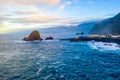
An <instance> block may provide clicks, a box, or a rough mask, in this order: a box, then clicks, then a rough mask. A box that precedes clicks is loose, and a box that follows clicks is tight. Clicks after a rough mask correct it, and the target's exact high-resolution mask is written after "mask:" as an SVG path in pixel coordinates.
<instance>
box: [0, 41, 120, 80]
mask: <svg viewBox="0 0 120 80" xmlns="http://www.w3.org/2000/svg"><path fill="white" fill-rule="evenodd" d="M111 44H112V45H111ZM0 80H120V48H119V46H118V45H117V44H115V43H110V45H109V43H107V45H104V43H102V42H94V43H93V42H69V41H57V40H54V41H33V42H25V41H19V40H16V41H1V42H0Z"/></svg>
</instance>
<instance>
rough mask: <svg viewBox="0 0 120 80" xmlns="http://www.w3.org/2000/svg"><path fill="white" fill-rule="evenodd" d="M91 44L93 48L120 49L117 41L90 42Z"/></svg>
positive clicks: (101, 49)
mask: <svg viewBox="0 0 120 80" xmlns="http://www.w3.org/2000/svg"><path fill="white" fill-rule="evenodd" d="M88 44H89V46H91V47H92V48H93V49H96V50H100V51H104V50H120V45H118V44H116V43H105V42H89V43H88Z"/></svg>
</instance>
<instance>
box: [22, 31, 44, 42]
mask: <svg viewBox="0 0 120 80" xmlns="http://www.w3.org/2000/svg"><path fill="white" fill-rule="evenodd" d="M23 40H24V41H34V40H42V38H41V37H40V33H39V31H37V30H34V31H32V32H31V33H30V35H29V36H28V37H24V38H23Z"/></svg>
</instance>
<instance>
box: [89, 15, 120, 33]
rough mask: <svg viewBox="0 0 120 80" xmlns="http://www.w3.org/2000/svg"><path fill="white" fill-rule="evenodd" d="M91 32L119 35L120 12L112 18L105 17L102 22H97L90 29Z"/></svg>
mask: <svg viewBox="0 0 120 80" xmlns="http://www.w3.org/2000/svg"><path fill="white" fill-rule="evenodd" d="M90 34H114V35H119V34H120V13H119V14H117V15H116V16H114V17H112V18H109V19H105V20H103V21H102V22H100V23H97V24H96V25H95V26H94V27H93V28H92V30H91V31H90Z"/></svg>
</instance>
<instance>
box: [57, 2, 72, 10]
mask: <svg viewBox="0 0 120 80" xmlns="http://www.w3.org/2000/svg"><path fill="white" fill-rule="evenodd" d="M68 5H71V1H67V2H65V3H64V4H62V5H60V6H59V8H58V10H64V9H65V7H66V6H68Z"/></svg>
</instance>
